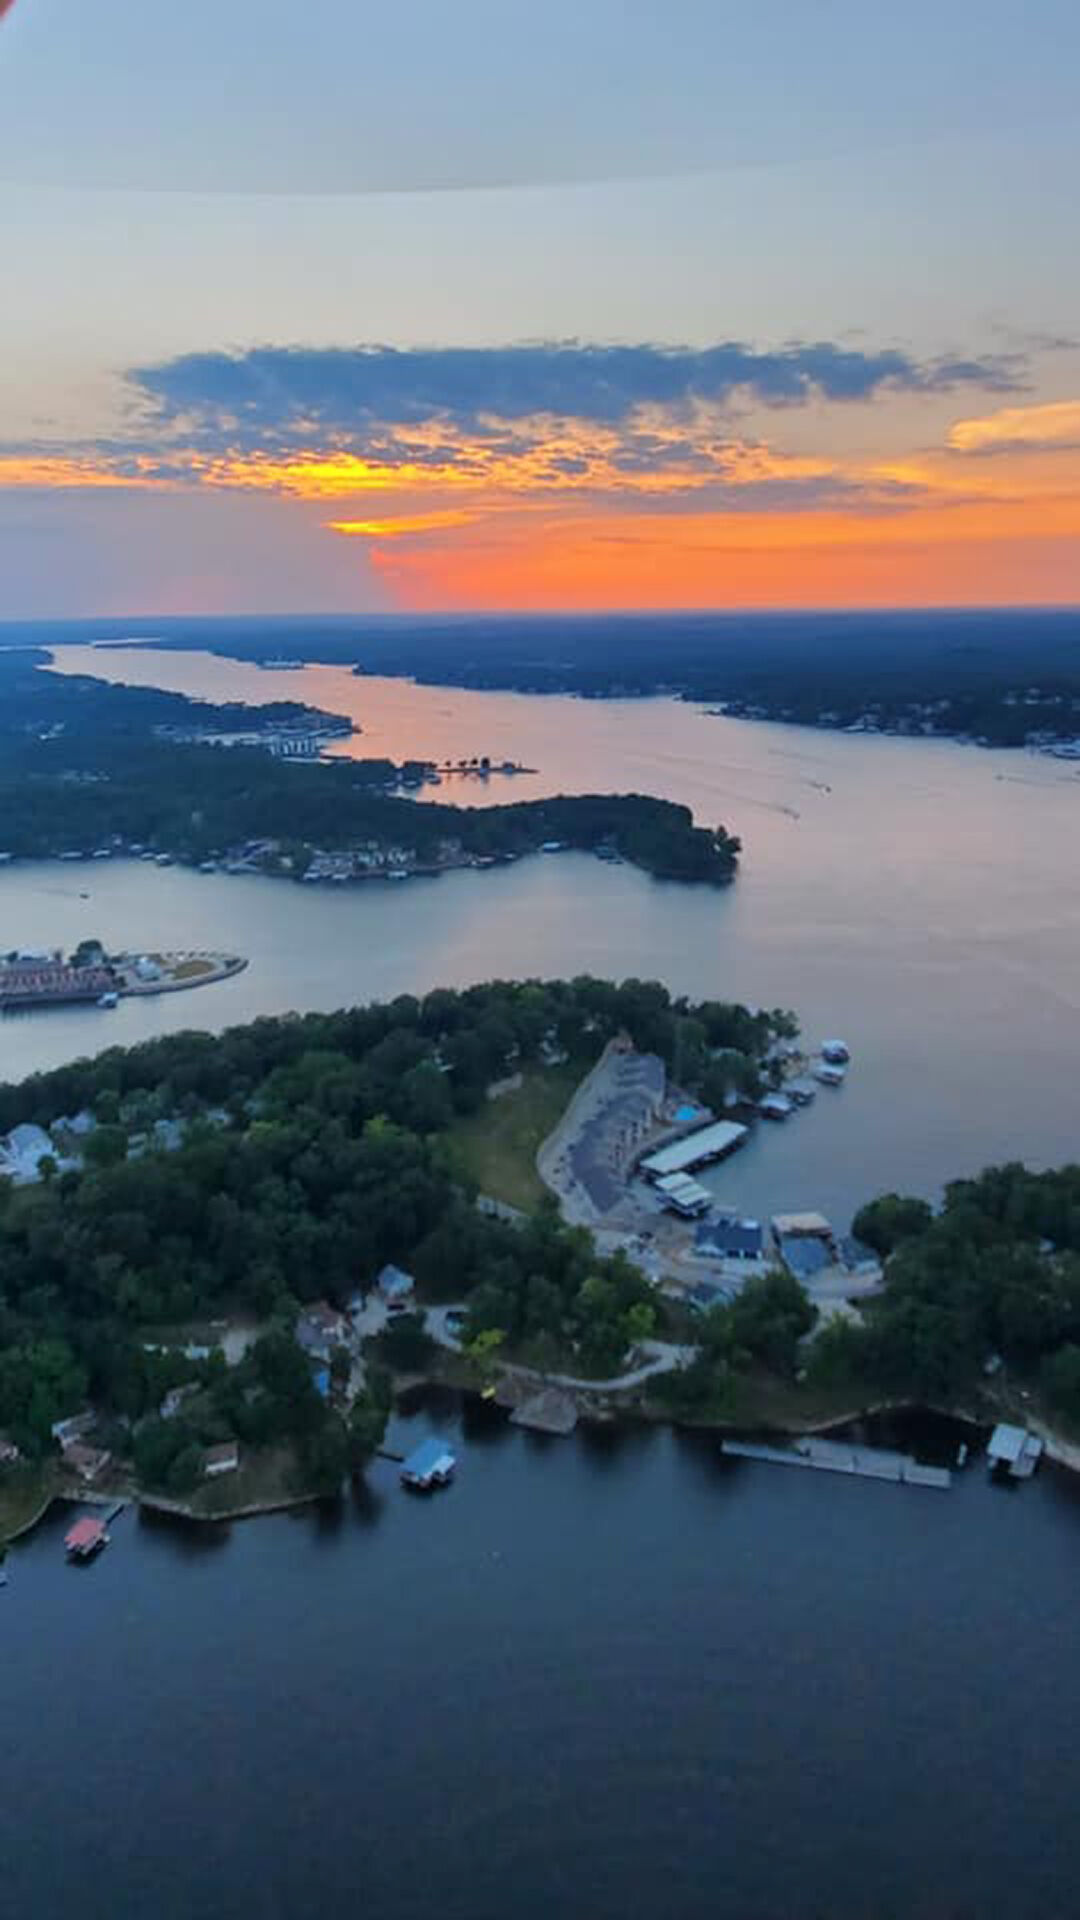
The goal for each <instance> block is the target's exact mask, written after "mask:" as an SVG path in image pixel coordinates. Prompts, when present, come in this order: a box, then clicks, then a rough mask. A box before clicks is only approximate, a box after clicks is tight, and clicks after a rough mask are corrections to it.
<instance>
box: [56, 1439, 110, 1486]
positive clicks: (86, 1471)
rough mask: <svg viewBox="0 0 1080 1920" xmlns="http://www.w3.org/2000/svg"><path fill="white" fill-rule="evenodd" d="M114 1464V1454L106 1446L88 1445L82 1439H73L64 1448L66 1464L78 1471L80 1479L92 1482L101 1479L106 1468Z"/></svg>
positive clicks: (75, 1471)
mask: <svg viewBox="0 0 1080 1920" xmlns="http://www.w3.org/2000/svg"><path fill="white" fill-rule="evenodd" d="M111 1464H112V1454H111V1453H109V1452H108V1451H107V1450H106V1448H104V1447H87V1446H84V1445H83V1443H82V1441H81V1440H74V1441H72V1443H71V1445H70V1446H67V1447H65V1448H64V1465H65V1466H66V1467H70V1468H71V1471H72V1472H73V1473H77V1474H78V1476H79V1479H80V1480H85V1481H87V1482H88V1484H92V1483H93V1482H94V1481H95V1480H100V1479H101V1476H102V1474H103V1473H104V1472H105V1469H106V1468H107V1467H108V1466H111Z"/></svg>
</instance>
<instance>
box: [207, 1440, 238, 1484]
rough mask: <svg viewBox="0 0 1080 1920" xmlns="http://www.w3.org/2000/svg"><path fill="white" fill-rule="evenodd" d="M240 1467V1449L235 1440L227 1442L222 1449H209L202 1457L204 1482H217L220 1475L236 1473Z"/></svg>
mask: <svg viewBox="0 0 1080 1920" xmlns="http://www.w3.org/2000/svg"><path fill="white" fill-rule="evenodd" d="M239 1465H240V1448H239V1447H238V1446H237V1443H236V1441H235V1440H225V1441H223V1442H222V1444H221V1446H220V1447H207V1449H206V1452H205V1453H204V1454H203V1457H202V1470H203V1478H204V1480H216V1479H217V1477H218V1475H219V1474H222V1473H235V1472H236V1470H237V1468H238V1466H239Z"/></svg>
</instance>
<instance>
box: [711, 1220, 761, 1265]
mask: <svg viewBox="0 0 1080 1920" xmlns="http://www.w3.org/2000/svg"><path fill="white" fill-rule="evenodd" d="M764 1244H765V1237H764V1235H763V1233H762V1231H761V1225H760V1223H759V1222H758V1221H757V1220H731V1219H727V1220H703V1221H702V1223H701V1225H700V1227H699V1228H698V1230H697V1233H696V1234H695V1235H694V1251H695V1253H698V1254H700V1255H701V1256H702V1257H703V1258H705V1259H710V1258H711V1259H717V1260H760V1259H761V1256H762V1252H763V1249H764Z"/></svg>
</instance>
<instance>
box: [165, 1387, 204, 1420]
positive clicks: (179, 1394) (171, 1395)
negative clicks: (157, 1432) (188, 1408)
mask: <svg viewBox="0 0 1080 1920" xmlns="http://www.w3.org/2000/svg"><path fill="white" fill-rule="evenodd" d="M198 1391H199V1383H198V1381H197V1380H189V1381H188V1383H187V1385H186V1386H184V1387H170V1388H169V1391H168V1393H167V1394H166V1395H165V1398H164V1400H163V1401H162V1403H161V1405H160V1407H159V1408H158V1413H159V1414H160V1416H161V1418H162V1419H163V1420H175V1419H176V1416H177V1414H178V1413H179V1412H180V1409H181V1408H182V1406H183V1404H184V1401H185V1400H190V1399H191V1397H192V1395H193V1394H195V1393H198Z"/></svg>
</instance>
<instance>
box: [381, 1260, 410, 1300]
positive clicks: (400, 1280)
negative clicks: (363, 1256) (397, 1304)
mask: <svg viewBox="0 0 1080 1920" xmlns="http://www.w3.org/2000/svg"><path fill="white" fill-rule="evenodd" d="M375 1285H376V1286H377V1287H378V1289H379V1292H380V1293H389V1294H401V1293H411V1292H412V1290H413V1288H414V1286H415V1285H416V1282H415V1280H414V1279H413V1277H412V1274H411V1273H405V1272H403V1270H402V1268H401V1267H395V1266H394V1265H393V1264H392V1263H391V1262H388V1263H387V1265H386V1266H385V1267H384V1268H383V1270H382V1272H381V1273H380V1275H379V1277H378V1279H377V1280H376V1282H375Z"/></svg>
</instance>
